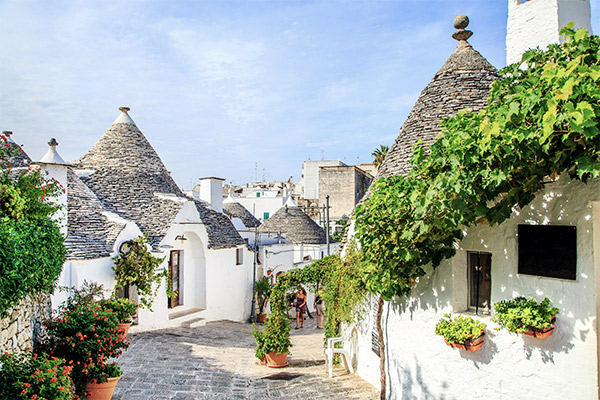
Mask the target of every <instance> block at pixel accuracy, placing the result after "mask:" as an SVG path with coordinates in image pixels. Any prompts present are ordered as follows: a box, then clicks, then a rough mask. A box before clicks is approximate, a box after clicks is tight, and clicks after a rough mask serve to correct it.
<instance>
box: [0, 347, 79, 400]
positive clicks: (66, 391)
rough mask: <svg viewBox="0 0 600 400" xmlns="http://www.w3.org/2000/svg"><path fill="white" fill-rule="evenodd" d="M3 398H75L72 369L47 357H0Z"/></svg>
mask: <svg viewBox="0 0 600 400" xmlns="http://www.w3.org/2000/svg"><path fill="white" fill-rule="evenodd" d="M0 362H1V364H2V369H0V398H1V399H14V400H21V399H23V400H24V399H36V398H37V399H40V400H41V399H51V400H70V399H72V398H73V396H72V394H71V392H70V388H71V385H72V381H71V377H70V372H71V367H69V366H65V365H64V360H62V359H58V358H49V357H48V356H47V355H45V354H35V353H33V352H32V351H30V350H28V351H24V352H21V353H19V354H9V353H6V354H4V355H1V356H0Z"/></svg>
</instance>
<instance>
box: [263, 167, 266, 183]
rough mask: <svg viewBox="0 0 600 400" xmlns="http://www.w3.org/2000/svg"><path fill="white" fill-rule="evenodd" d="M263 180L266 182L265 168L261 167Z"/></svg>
mask: <svg viewBox="0 0 600 400" xmlns="http://www.w3.org/2000/svg"><path fill="white" fill-rule="evenodd" d="M263 182H266V181H265V169H264V168H263Z"/></svg>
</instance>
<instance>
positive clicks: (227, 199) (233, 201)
mask: <svg viewBox="0 0 600 400" xmlns="http://www.w3.org/2000/svg"><path fill="white" fill-rule="evenodd" d="M230 203H237V200H236V199H234V198H233V197H231V193H230V194H229V195H228V196H227V198H225V200H223V204H230Z"/></svg>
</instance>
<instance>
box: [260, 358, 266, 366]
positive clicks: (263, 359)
mask: <svg viewBox="0 0 600 400" xmlns="http://www.w3.org/2000/svg"><path fill="white" fill-rule="evenodd" d="M260 365H267V357H266V356H265V357H263V358H261V359H260Z"/></svg>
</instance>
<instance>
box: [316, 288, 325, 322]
mask: <svg viewBox="0 0 600 400" xmlns="http://www.w3.org/2000/svg"><path fill="white" fill-rule="evenodd" d="M314 306H315V310H317V328H318V329H323V319H324V318H325V314H324V313H323V297H321V291H320V290H317V294H316V295H315V304H314Z"/></svg>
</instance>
